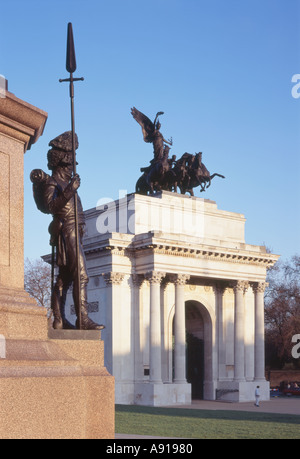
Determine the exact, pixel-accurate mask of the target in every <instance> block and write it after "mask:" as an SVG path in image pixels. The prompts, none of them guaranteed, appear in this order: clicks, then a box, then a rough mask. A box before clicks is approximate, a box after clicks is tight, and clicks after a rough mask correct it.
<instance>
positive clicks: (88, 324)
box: [76, 301, 105, 330]
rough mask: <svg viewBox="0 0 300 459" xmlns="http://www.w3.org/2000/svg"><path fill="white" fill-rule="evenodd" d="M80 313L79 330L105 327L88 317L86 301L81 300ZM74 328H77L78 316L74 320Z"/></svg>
mask: <svg viewBox="0 0 300 459" xmlns="http://www.w3.org/2000/svg"><path fill="white" fill-rule="evenodd" d="M80 313H81V330H103V328H105V326H104V325H100V324H97V323H96V322H94V321H93V320H92V319H90V318H89V316H88V311H87V302H85V301H82V303H81V308H80ZM76 328H77V329H78V328H79V320H78V316H77V320H76Z"/></svg>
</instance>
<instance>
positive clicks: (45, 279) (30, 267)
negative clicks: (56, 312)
mask: <svg viewBox="0 0 300 459" xmlns="http://www.w3.org/2000/svg"><path fill="white" fill-rule="evenodd" d="M24 288H25V290H26V291H27V292H28V293H29V295H30V296H32V297H33V298H35V299H36V301H37V302H38V304H39V305H40V306H43V307H45V308H47V310H48V316H49V315H50V311H51V267H50V265H49V264H48V263H45V262H44V261H43V260H42V259H40V258H39V259H37V260H33V261H31V260H29V259H28V258H26V260H25V266H24Z"/></svg>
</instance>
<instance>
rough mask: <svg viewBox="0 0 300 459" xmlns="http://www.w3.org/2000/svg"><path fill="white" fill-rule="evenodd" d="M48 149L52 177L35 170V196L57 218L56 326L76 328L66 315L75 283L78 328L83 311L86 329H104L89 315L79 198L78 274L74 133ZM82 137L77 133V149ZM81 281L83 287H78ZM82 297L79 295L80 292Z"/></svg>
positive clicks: (54, 230) (54, 229) (53, 237)
mask: <svg viewBox="0 0 300 459" xmlns="http://www.w3.org/2000/svg"><path fill="white" fill-rule="evenodd" d="M49 146H50V147H52V148H51V149H50V150H49V151H48V155H47V159H48V168H49V169H50V170H51V171H52V176H51V177H50V176H49V175H47V174H45V173H44V172H43V171H41V170H39V169H35V170H33V171H32V172H31V176H30V178H31V181H32V182H33V192H34V198H35V201H36V204H37V207H38V208H39V210H41V211H42V212H44V213H48V214H52V215H53V220H52V222H51V224H50V225H49V232H50V236H51V238H50V244H51V245H52V246H55V248H56V264H57V266H58V267H59V273H58V276H57V279H56V283H55V285H54V286H53V289H52V297H51V307H52V310H53V316H54V322H53V328H55V329H72V328H74V327H73V326H72V325H71V324H70V323H69V322H68V321H67V319H66V317H65V302H66V296H67V292H68V289H69V287H70V286H71V284H73V300H74V305H75V310H76V315H77V321H76V328H79V314H81V329H82V330H101V329H103V328H104V326H103V325H98V324H96V323H95V322H93V321H92V320H91V319H90V318H89V317H88V311H87V308H88V302H87V284H88V281H89V278H88V275H87V268H86V260H85V254H84V251H83V247H82V238H83V234H84V227H85V220H84V214H83V209H82V204H81V201H80V198H79V196H78V197H77V200H78V227H79V236H80V240H79V253H78V257H79V262H78V266H79V274H80V275H79V276H78V275H77V254H76V241H75V208H74V205H75V203H74V195H75V193H76V190H77V189H78V188H79V186H80V177H79V175H78V174H76V175H75V176H73V177H72V173H73V155H72V132H71V131H67V132H65V133H63V134H61V135H59V136H58V137H56V138H55V139H53V140H51V142H50V143H49ZM77 148H78V139H77V136H76V149H77ZM78 282H79V283H80V286H79V288H78ZM77 292H78V293H79V296H80V298H78V293H77Z"/></svg>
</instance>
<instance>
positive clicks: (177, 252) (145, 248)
mask: <svg viewBox="0 0 300 459" xmlns="http://www.w3.org/2000/svg"><path fill="white" fill-rule="evenodd" d="M84 249H85V253H86V254H87V255H89V254H97V253H98V254H102V255H106V254H111V255H119V256H128V257H130V258H131V257H134V256H141V255H142V254H144V255H146V254H147V253H152V254H156V255H167V256H171V257H185V258H194V259H202V260H208V261H217V262H226V263H228V262H229V263H238V264H248V265H249V264H250V265H259V266H265V267H266V268H270V267H272V266H273V265H274V264H275V263H276V261H277V260H278V258H279V255H274V254H269V253H265V254H263V253H259V252H258V251H253V252H252V251H249V250H247V251H245V250H238V249H234V250H233V249H229V248H224V247H213V248H212V247H210V246H205V245H202V244H201V245H200V244H199V245H194V246H191V245H190V244H189V245H187V246H185V245H183V244H182V245H179V244H178V243H176V244H175V243H173V244H172V243H171V242H170V243H163V244H162V243H158V242H157V241H153V240H151V238H146V239H144V241H136V242H131V243H129V241H124V240H123V241H121V240H118V241H114V240H113V239H110V238H109V239H106V240H105V241H102V242H101V244H99V243H97V242H93V243H88V242H87V243H85V245H84Z"/></svg>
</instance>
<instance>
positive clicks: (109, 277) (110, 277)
mask: <svg viewBox="0 0 300 459" xmlns="http://www.w3.org/2000/svg"><path fill="white" fill-rule="evenodd" d="M124 277H125V274H123V273H113V272H109V273H105V274H103V278H104V280H105V282H106V285H112V284H113V285H120V284H121V283H122V281H123V279H124Z"/></svg>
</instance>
